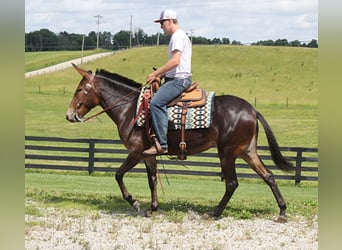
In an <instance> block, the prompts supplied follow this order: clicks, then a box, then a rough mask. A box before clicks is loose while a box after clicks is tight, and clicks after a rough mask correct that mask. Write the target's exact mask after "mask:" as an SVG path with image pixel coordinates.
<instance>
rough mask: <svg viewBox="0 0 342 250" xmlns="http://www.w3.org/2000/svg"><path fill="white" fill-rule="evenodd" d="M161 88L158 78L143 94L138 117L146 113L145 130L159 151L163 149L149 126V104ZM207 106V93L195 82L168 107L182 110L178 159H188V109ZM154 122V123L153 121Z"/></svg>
mask: <svg viewBox="0 0 342 250" xmlns="http://www.w3.org/2000/svg"><path fill="white" fill-rule="evenodd" d="M159 86H160V78H157V79H156V80H155V81H154V82H152V83H151V84H150V86H149V87H146V88H145V90H144V93H143V98H144V99H143V102H142V104H141V105H140V107H139V110H138V114H137V117H138V116H139V115H140V113H141V112H142V110H144V113H145V128H146V131H147V133H148V134H149V135H150V137H151V139H152V140H153V141H154V143H155V146H156V147H157V150H158V151H159V150H160V149H161V147H160V144H159V142H158V140H157V139H156V136H155V134H154V133H153V132H152V131H151V127H150V124H149V117H148V114H149V108H150V106H149V102H150V100H151V99H152V98H153V96H154V94H155V93H156V92H157V91H158V89H159ZM205 104H206V91H205V90H204V89H201V88H198V83H197V82H194V83H193V84H192V85H191V86H190V87H189V88H188V89H187V90H186V91H185V92H183V93H182V94H181V95H179V96H178V97H176V98H175V99H174V100H172V101H171V102H170V103H169V104H168V105H167V106H168V107H172V106H175V105H177V106H179V107H181V108H182V116H181V140H180V143H179V151H178V156H177V158H178V159H179V160H186V158H187V145H186V142H185V120H186V114H187V112H188V108H193V107H199V106H203V105H205ZM152 122H153V121H152Z"/></svg>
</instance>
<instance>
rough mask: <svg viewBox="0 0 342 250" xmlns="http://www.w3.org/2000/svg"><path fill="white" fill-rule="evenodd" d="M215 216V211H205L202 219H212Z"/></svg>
mask: <svg viewBox="0 0 342 250" xmlns="http://www.w3.org/2000/svg"><path fill="white" fill-rule="evenodd" d="M213 217H214V214H213V213H204V214H203V215H202V220H211V219H212V218H213Z"/></svg>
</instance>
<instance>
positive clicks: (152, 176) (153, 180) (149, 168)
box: [145, 157, 158, 216]
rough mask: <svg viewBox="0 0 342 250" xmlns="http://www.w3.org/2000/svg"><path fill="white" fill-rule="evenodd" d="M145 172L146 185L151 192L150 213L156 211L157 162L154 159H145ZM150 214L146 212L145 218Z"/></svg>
mask: <svg viewBox="0 0 342 250" xmlns="http://www.w3.org/2000/svg"><path fill="white" fill-rule="evenodd" d="M145 166H146V172H147V177H148V185H149V187H150V190H151V213H152V212H153V211H157V210H158V194H157V160H156V157H149V158H146V159H145ZM151 213H149V212H146V216H150V215H151Z"/></svg>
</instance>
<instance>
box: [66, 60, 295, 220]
mask: <svg viewBox="0 0 342 250" xmlns="http://www.w3.org/2000/svg"><path fill="white" fill-rule="evenodd" d="M73 67H74V68H75V69H76V71H77V72H78V73H79V74H80V75H81V76H82V79H81V81H80V82H79V84H78V87H77V89H76V91H75V93H74V95H73V98H72V100H71V102H70V105H69V106H68V108H67V113H66V119H67V120H68V121H69V122H82V121H85V120H87V119H89V118H90V117H88V118H85V115H86V114H87V113H88V112H89V111H90V110H91V109H93V108H94V107H96V106H98V105H99V106H101V107H102V111H101V112H100V113H103V112H105V113H106V114H107V115H108V116H109V117H110V118H111V120H112V121H113V122H114V123H115V124H116V126H117V129H118V134H119V136H120V139H121V141H122V143H123V144H124V146H125V147H126V148H127V149H128V155H127V158H126V159H125V160H124V162H123V163H122V165H121V166H120V167H119V168H118V170H117V171H116V173H115V179H116V182H117V184H118V186H119V188H120V190H121V193H122V196H123V198H124V199H125V200H126V201H128V203H129V204H130V205H131V206H132V207H133V208H134V209H136V210H137V211H140V209H141V208H140V203H139V201H138V200H135V199H133V197H132V195H131V194H130V193H129V192H128V190H127V188H126V186H125V183H124V181H123V177H124V175H125V173H127V172H128V171H129V170H130V169H132V168H133V167H134V166H136V165H137V164H138V163H139V162H141V161H143V162H144V164H145V166H146V171H147V177H148V184H149V188H150V191H151V205H150V208H149V209H148V211H150V212H149V213H146V215H147V214H150V215H151V213H152V212H154V211H157V210H158V209H159V203H158V196H157V161H156V156H146V155H144V154H143V151H144V150H145V149H147V148H149V147H150V146H151V138H150V135H149V134H148V132H147V131H146V129H145V128H143V127H139V126H135V125H132V121H133V120H134V119H135V115H136V110H137V100H138V97H139V94H140V90H141V88H142V86H143V84H141V83H138V82H136V81H134V80H131V79H129V78H127V77H124V76H122V75H120V74H116V73H111V72H108V71H106V70H104V69H100V70H99V69H97V70H96V72H95V74H94V73H93V72H92V71H91V70H84V69H82V68H80V67H78V66H77V65H75V64H73ZM213 102H214V103H213V106H214V108H213V110H214V111H213V117H212V123H211V125H210V127H209V128H201V129H189V130H185V138H186V140H187V150H188V155H191V154H196V153H200V152H203V151H205V150H207V149H209V148H212V147H216V148H217V152H218V157H219V160H220V165H221V171H222V178H223V179H224V183H225V192H224V195H223V197H222V199H221V200H220V202H219V203H218V205H217V206H216V207H215V208H214V210H213V211H209V212H206V213H204V214H203V215H202V216H203V218H206V219H209V218H219V217H220V216H221V215H222V213H223V211H224V209H225V208H226V206H227V204H228V202H229V200H230V198H231V197H232V195H233V193H234V191H235V190H236V188H237V187H238V185H239V183H238V179H237V174H236V168H235V161H236V159H237V158H238V157H240V158H242V159H243V160H245V161H246V162H247V163H248V165H249V166H250V167H251V168H252V169H253V170H254V171H255V172H256V173H257V174H258V175H259V176H260V177H261V178H262V179H263V180H264V182H265V183H266V184H267V185H268V186H269V187H270V189H271V191H272V193H273V195H274V198H275V200H276V202H277V204H278V207H279V209H280V212H279V216H278V217H277V219H276V221H278V222H286V221H287V215H286V203H285V201H284V198H283V196H282V194H281V193H280V190H279V188H278V185H277V183H276V181H275V178H274V175H273V173H272V172H271V171H270V170H268V169H267V168H266V166H265V165H264V163H263V162H262V160H261V159H260V157H259V155H258V154H257V139H258V130H259V128H258V121H259V122H260V123H261V124H262V126H263V128H264V131H265V134H266V137H267V141H268V145H269V150H270V152H271V156H272V160H273V162H274V163H275V165H276V166H277V167H278V168H279V169H281V170H283V171H284V172H290V171H293V170H294V167H293V165H292V163H291V162H290V160H289V159H287V158H285V157H284V156H283V155H282V154H281V152H280V149H279V145H278V142H277V140H276V138H275V136H274V134H273V132H272V130H271V127H270V126H269V124H268V123H267V121H266V120H265V118H264V117H263V116H262V114H261V113H260V112H258V111H257V110H256V109H255V108H254V107H253V106H252V105H251V104H250V103H248V102H247V101H246V100H244V99H242V98H240V97H237V96H233V95H219V96H214V100H213ZM180 136H181V134H180V131H179V130H169V131H168V146H169V148H168V154H169V155H177V153H178V146H179V138H180Z"/></svg>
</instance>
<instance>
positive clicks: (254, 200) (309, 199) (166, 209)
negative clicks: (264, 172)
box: [25, 171, 318, 220]
mask: <svg viewBox="0 0 342 250" xmlns="http://www.w3.org/2000/svg"><path fill="white" fill-rule="evenodd" d="M25 178H26V182H25V185H26V187H25V189H26V197H27V199H29V200H33V201H36V202H37V203H38V204H39V206H43V207H44V206H45V207H49V206H53V207H56V208H59V209H75V208H78V209H83V210H88V211H99V210H101V211H106V212H109V213H129V214H131V213H133V214H134V213H135V212H134V210H133V208H131V207H130V205H129V204H128V203H127V202H126V201H125V200H124V199H123V198H122V196H121V193H120V190H119V188H118V185H117V184H116V182H115V179H114V177H113V176H111V175H109V174H96V175H90V176H89V175H85V174H80V173H77V174H75V173H70V172H69V174H65V173H64V174H63V173H60V174H57V173H53V172H46V173H44V172H31V171H28V172H27V173H26V175H25ZM169 180H170V185H168V184H167V182H166V180H165V178H164V177H162V182H163V187H164V190H165V194H163V193H162V191H161V188H160V184H159V191H158V192H159V202H160V208H161V213H164V214H165V215H166V216H167V217H170V218H178V217H180V218H182V216H183V215H184V213H187V212H188V211H189V210H193V211H195V212H197V213H199V214H202V213H204V212H208V211H212V210H213V208H214V207H215V206H216V205H217V204H218V202H219V200H220V199H221V197H222V195H223V193H224V183H223V182H221V181H219V179H218V178H202V179H201V180H198V179H197V178H194V177H188V178H179V177H172V176H169ZM125 182H126V186H127V188H128V190H129V191H130V193H131V194H132V195H133V198H135V199H138V200H139V201H140V202H141V204H142V207H143V208H145V209H146V208H149V206H150V192H149V188H148V184H147V178H146V176H145V175H142V174H128V175H127V176H126V177H125ZM279 187H280V190H281V192H282V194H283V196H284V198H285V200H286V201H287V204H288V216H289V217H290V219H291V218H292V219H295V218H296V216H303V217H306V218H307V219H309V220H311V219H312V218H313V217H315V216H316V215H317V213H318V211H317V210H318V205H317V204H318V198H317V193H318V191H317V184H316V183H306V184H302V185H301V186H294V185H293V183H292V182H291V183H290V182H286V181H280V182H279ZM26 213H32V214H37V213H39V211H37V209H35V208H34V207H32V205H28V206H27V208H26ZM278 213H279V208H278V206H277V203H276V201H275V199H274V197H273V195H272V192H271V190H270V189H269V188H268V186H266V184H264V183H263V182H262V181H260V180H241V181H240V186H239V187H238V189H237V191H236V192H235V194H234V196H233V197H232V199H231V201H230V203H229V205H228V207H227V208H226V210H225V211H224V213H223V216H232V217H234V218H244V219H250V218H255V217H262V218H274V217H275V216H277V215H278ZM173 220H174V219H173Z"/></svg>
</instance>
